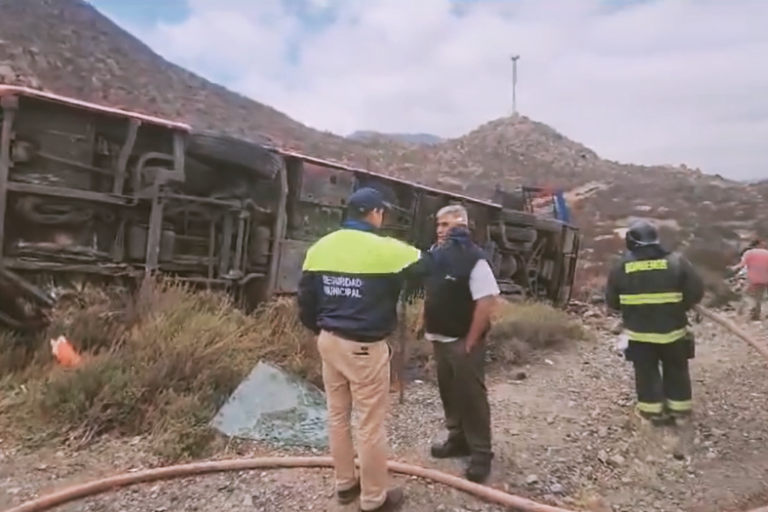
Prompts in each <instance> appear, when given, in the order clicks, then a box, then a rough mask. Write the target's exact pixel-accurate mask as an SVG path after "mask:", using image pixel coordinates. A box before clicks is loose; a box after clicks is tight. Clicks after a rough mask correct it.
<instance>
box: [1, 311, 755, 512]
mask: <svg viewBox="0 0 768 512" xmlns="http://www.w3.org/2000/svg"><path fill="white" fill-rule="evenodd" d="M587 321H591V322H592V323H593V327H595V330H596V331H597V332H598V335H597V336H596V341H589V342H583V343H580V344H579V345H576V346H573V347H566V348H565V349H563V350H562V351H559V352H556V353H548V354H543V355H541V356H540V359H539V360H537V361H536V362H534V363H533V364H531V365H530V367H526V368H523V369H521V368H514V369H508V370H506V371H504V370H503V369H499V368H497V369H495V371H493V372H492V376H491V378H490V379H489V380H490V382H489V388H490V395H491V401H492V409H493V414H494V436H495V445H496V448H495V449H496V453H497V457H496V459H495V461H494V464H495V466H494V472H493V475H492V477H491V480H490V482H489V485H492V486H494V487H498V488H501V489H505V490H508V491H509V492H512V493H515V494H520V495H525V496H528V497H532V498H535V499H538V500H540V501H545V502H548V503H552V504H558V505H560V506H564V507H566V508H573V509H585V510H590V511H593V512H605V511H614V512H620V511H627V512H629V511H633V512H637V511H643V512H654V511H659V512H678V511H680V512H723V511H726V510H727V511H734V512H735V511H737V510H743V509H744V508H746V506H747V505H751V506H755V505H758V504H765V503H768V493H766V490H767V489H766V487H765V486H764V485H763V482H764V481H766V477H768V443H766V439H768V408H766V407H765V399H766V395H767V394H768V379H767V378H766V377H768V369H766V367H765V365H766V363H765V361H763V360H762V359H760V358H758V356H757V355H756V353H755V352H754V351H753V350H752V349H751V348H750V347H748V346H747V345H746V344H744V343H743V342H742V341H740V340H735V339H733V338H732V337H730V336H728V335H727V334H726V333H725V332H724V331H723V330H722V329H720V328H718V327H716V326H714V325H712V324H710V323H708V322H707V321H705V322H703V323H702V324H699V325H697V326H696V330H697V333H698V345H697V358H696V359H695V360H694V362H693V370H692V371H693V375H694V379H695V390H694V393H695V397H694V398H695V401H696V408H697V416H696V421H695V424H694V427H692V429H691V430H690V432H688V433H686V432H685V431H683V432H682V434H681V432H676V431H673V430H671V429H670V430H667V431H662V432H652V431H646V430H644V429H643V428H642V427H640V426H639V425H637V424H636V422H634V421H633V420H632V415H631V407H632V403H633V393H632V379H631V372H630V367H629V366H628V364H627V363H626V362H624V361H623V360H622V359H621V358H620V357H618V356H617V355H616V354H615V353H613V352H612V350H611V345H612V340H610V335H606V334H603V333H604V332H605V331H604V330H603V329H602V327H603V325H604V324H605V323H606V321H605V320H604V319H602V318H599V317H593V318H592V319H591V320H590V319H588V320H587ZM749 328H750V329H751V330H752V331H753V332H759V330H760V328H761V326H760V325H759V324H751V325H750V326H749ZM395 402H396V400H395ZM440 430H441V409H440V402H439V398H438V396H437V391H436V389H435V387H434V385H433V384H431V383H429V382H420V383H413V384H411V385H410V386H409V387H408V389H407V392H406V404H405V405H403V406H400V405H397V404H395V405H394V406H393V413H392V419H391V421H390V434H391V440H392V447H393V450H394V452H395V454H396V458H397V459H399V460H403V461H406V462H411V463H415V464H420V465H426V466H430V467H436V468H438V469H442V470H444V471H447V472H450V473H455V474H458V472H459V471H460V470H461V466H460V464H459V463H458V462H456V461H434V460H431V459H430V458H429V457H428V448H429V444H430V443H431V442H432V440H433V439H434V437H435V436H436V435H438V434H439V432H440ZM681 439H682V440H683V441H685V442H684V443H683V444H682V445H681V442H680V440H681ZM681 446H682V447H683V449H681V448H680V447H681ZM269 453H270V452H268V451H266V450H264V449H263V448H260V447H257V446H250V447H245V448H244V447H240V448H239V449H238V450H237V452H230V453H223V454H222V455H221V457H234V456H243V455H265V454H269ZM675 455H677V457H676V456H675ZM157 464H158V461H157V460H155V459H153V458H152V457H151V456H149V455H146V453H145V451H144V449H143V442H142V440H140V439H136V440H132V441H126V440H122V441H120V440H114V441H105V442H102V443H100V444H98V445H97V446H93V447H91V448H89V449H87V450H83V451H80V452H77V453H70V452H68V451H66V450H63V449H62V450H60V451H57V450H52V449H43V450H39V451H36V452H33V453H29V452H24V451H19V450H16V449H14V448H12V447H10V446H5V445H4V444H3V443H2V442H0V509H5V508H7V507H9V506H11V505H13V504H18V503H20V502H21V501H23V500H26V499H29V498H31V497H34V496H36V495H38V493H44V492H49V491H51V490H53V489H57V488H61V487H63V486H65V485H67V484H71V483H74V482H80V481H84V480H87V479H89V478H93V477H98V476H103V475H107V474H113V473H116V472H121V471H127V470H130V469H136V468H140V467H150V466H154V465H157ZM396 479H397V480H399V481H400V482H402V483H404V484H405V486H406V489H407V492H408V500H409V501H408V505H407V507H406V509H405V510H406V511H408V512H436V511H445V512H464V511H475V512H496V511H500V510H501V509H500V508H498V507H495V506H491V505H488V504H484V503H482V502H479V501H477V500H475V499H474V498H471V497H469V496H466V495H463V494H461V493H458V492H456V491H453V490H449V489H446V488H443V487H440V486H434V485H430V484H428V483H425V482H422V481H418V480H415V479H402V478H400V477H396ZM331 483H332V479H331V472H330V471H324V470H278V471H265V472H243V473H235V474H220V475H213V476H208V477H200V478H193V479H186V480H180V481H173V482H163V483H158V484H154V485H151V484H150V485H143V486H139V487H135V488H132V489H128V490H123V491H119V492H116V493H113V494H110V495H105V496H101V497H97V498H92V499H89V500H86V501H84V502H80V503H76V504H72V505H69V506H65V507H62V508H61V509H60V510H66V511H86V510H87V511H104V512H123V511H124V512H140V511H151V512H160V511H175V510H188V511H193V510H194V511H206V512H207V511H211V512H213V511H216V512H230V511H240V510H247V511H251V510H253V511H265V512H266V511H270V512H271V511H277V510H281V511H286V512H292V511H347V510H349V511H352V510H355V506H350V507H346V508H342V507H339V506H338V505H336V504H335V503H334V502H333V499H332V492H331Z"/></svg>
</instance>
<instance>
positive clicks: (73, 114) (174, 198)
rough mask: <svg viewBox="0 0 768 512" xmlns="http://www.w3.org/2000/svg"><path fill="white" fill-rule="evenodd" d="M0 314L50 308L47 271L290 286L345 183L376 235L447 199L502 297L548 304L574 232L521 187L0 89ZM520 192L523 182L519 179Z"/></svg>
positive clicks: (249, 288)
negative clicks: (420, 178) (367, 163)
mask: <svg viewBox="0 0 768 512" xmlns="http://www.w3.org/2000/svg"><path fill="white" fill-rule="evenodd" d="M0 106H1V107H2V108H1V110H0V112H1V119H2V123H1V124H0V126H1V127H2V130H1V131H0V249H1V250H2V254H0V277H1V278H2V293H0V322H2V323H5V324H6V325H8V326H11V327H14V328H22V327H24V326H25V324H26V323H27V322H29V317H30V310H31V309H34V308H30V305H34V306H35V307H36V308H37V310H40V309H45V308H50V307H51V306H53V305H54V301H55V298H54V297H53V296H52V295H51V294H50V292H49V290H50V288H51V286H50V285H51V283H60V282H64V281H67V280H69V279H73V278H76V279H83V278H85V279H88V280H97V279H98V280H101V281H102V282H103V281H104V280H106V281H121V280H125V279H129V280H131V279H135V278H137V277H140V276H143V275H145V274H146V272H148V271H149V272H162V273H166V274H171V275H173V276H176V277H177V278H178V279H181V280H184V281H187V282H191V283H199V284H202V285H205V286H211V287H221V288H224V289H227V290H229V291H230V292H232V293H234V294H235V295H236V296H237V297H240V298H242V299H244V300H245V301H246V302H247V303H249V304H250V305H254V304H256V303H258V302H261V301H264V300H267V299H269V298H270V297H273V296H275V295H279V294H292V293H295V292H296V289H297V285H298V280H299V278H300V274H301V266H302V262H303V259H304V255H305V253H306V250H307V248H308V247H309V246H310V245H311V244H312V243H314V242H315V241H316V240H317V239H318V238H320V237H321V236H323V235H325V234H327V233H329V232H330V231H333V230H335V229H338V227H339V225H340V224H341V223H342V221H343V219H344V215H345V204H344V202H345V200H346V198H347V197H348V196H349V194H350V193H351V192H353V191H354V190H356V189H358V188H361V187H374V188H377V189H379V190H381V191H382V192H383V193H384V195H385V196H386V197H387V199H388V200H389V201H390V202H391V204H393V206H394V207H393V209H392V211H391V212H389V214H388V216H387V218H386V221H385V225H384V228H383V231H384V232H385V233H386V234H387V235H390V236H394V237H397V238H400V239H402V240H405V241H408V242H409V243H411V244H413V245H415V246H417V247H419V248H420V249H424V250H425V249H428V248H429V247H430V246H431V245H432V244H433V243H434V241H435V214H436V212H437V211H438V210H439V209H440V208H442V207H443V206H446V205H449V204H453V203H460V204H462V205H464V206H465V207H466V208H467V210H468V212H469V215H470V221H471V223H472V225H471V228H472V232H473V236H474V237H475V240H476V242H477V243H478V244H479V245H481V246H482V247H484V248H485V249H486V251H487V252H488V254H489V255H490V258H491V260H492V263H493V268H494V271H495V273H496V277H497V279H498V282H499V285H500V288H501V290H502V293H503V294H506V295H521V296H525V297H531V298H536V299H542V300H547V301H549V302H551V303H553V304H555V305H564V304H565V303H567V301H568V300H569V298H570V293H571V286H572V284H573V280H574V272H575V269H576V259H577V256H578V251H579V236H578V230H577V229H576V228H575V227H574V226H572V225H570V224H568V223H567V222H563V221H562V220H558V219H556V218H551V217H549V216H544V215H538V214H534V213H533V207H532V206H531V202H530V201H527V200H525V198H526V197H527V196H526V194H527V192H526V190H520V191H513V192H503V191H497V198H498V199H496V200H495V201H485V200H481V199H476V198H471V197H466V196H463V195H459V194H453V193H449V192H445V191H440V190H437V189H433V188H430V187H427V186H423V185H419V184H415V183H411V182H409V181H406V180H401V179H397V178H393V177H391V176H385V175H382V174H377V173H374V172H370V171H366V170H364V169H358V168H353V167H349V166H345V165H342V164H338V163H334V162H329V161H325V160H321V159H317V158H313V157H311V156H307V155H303V154H300V153H296V152H293V151H286V150H283V149H280V148H276V147H271V146H269V145H267V144H264V145H260V144H254V143H251V142H247V141H244V140H240V139H236V138H232V137H228V136H224V135H218V134H211V133H208V132H195V131H194V130H193V129H192V128H191V127H190V126H188V125H186V124H183V123H175V122H171V121H167V120H163V119H159V118H155V117H151V116H145V115H141V114H137V113H132V112H127V111H122V110H118V109H113V108H107V107H103V106H99V105H95V104H90V103H85V102H81V101H78V100H74V99H71V98H65V97H61V96H57V95H53V94H49V93H45V92H41V91H36V90H30V89H25V88H20V87H12V86H0ZM528 192H529V190H528Z"/></svg>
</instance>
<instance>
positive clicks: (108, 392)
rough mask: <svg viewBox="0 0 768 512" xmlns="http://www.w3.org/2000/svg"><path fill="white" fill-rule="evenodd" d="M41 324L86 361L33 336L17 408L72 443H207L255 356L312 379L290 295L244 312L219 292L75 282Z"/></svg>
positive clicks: (189, 449)
mask: <svg viewBox="0 0 768 512" xmlns="http://www.w3.org/2000/svg"><path fill="white" fill-rule="evenodd" d="M49 331H50V332H49V333H48V335H49V336H58V335H59V334H64V335H66V336H67V337H68V338H69V339H70V340H71V341H72V343H73V344H74V345H75V346H76V348H78V349H79V350H80V351H82V352H83V353H84V355H85V361H84V363H83V364H82V365H80V366H79V367H78V368H75V369H66V368H61V367H57V366H55V365H53V364H52V363H50V355H49V353H50V347H47V346H46V345H41V346H42V348H43V350H40V351H39V353H38V357H37V359H36V360H35V362H34V364H32V365H31V366H30V367H28V368H27V369H26V370H24V371H23V372H21V373H20V374H19V375H20V377H19V379H22V377H21V376H23V380H24V382H25V383H26V385H27V388H28V389H29V390H30V392H29V393H30V397H29V398H28V399H27V400H25V404H26V405H27V407H26V410H25V411H17V413H26V414H21V415H20V416H21V417H23V418H24V419H25V420H27V421H31V422H33V423H34V424H33V425H30V427H31V429H34V430H37V431H40V430H41V429H42V430H45V431H47V432H55V433H57V435H61V434H66V435H67V436H68V437H69V438H70V439H76V440H78V441H80V442H86V441H88V440H90V439H93V438H94V437H96V436H99V435H103V434H120V435H149V434H152V435H153V439H155V440H156V445H157V446H158V448H159V449H160V451H161V454H162V455H164V456H166V457H167V458H170V459H176V458H180V457H183V456H195V455H199V454H200V453H201V451H203V450H204V449H205V448H206V447H207V446H208V444H209V443H208V442H209V441H210V439H211V438H212V432H211V431H210V429H209V428H208V426H207V424H208V421H209V420H210V419H211V418H212V416H213V415H214V414H215V411H216V410H217V409H218V407H220V406H221V405H222V404H223V402H224V401H225V400H226V399H227V397H228V396H229V395H230V394H231V393H232V391H234V389H235V388H236V387H237V385H238V384H239V383H240V382H241V380H242V379H243V378H244V377H245V376H246V375H247V373H248V372H249V371H250V370H251V369H252V368H253V366H254V365H255V364H256V363H257V362H258V361H259V360H262V359H263V360H267V361H270V362H272V363H275V364H278V365H280V366H282V367H283V368H284V369H286V370H287V371H290V372H294V373H297V374H299V375H301V376H303V377H306V378H308V379H309V380H311V381H313V382H317V381H318V380H319V364H318V360H317V357H316V355H315V354H313V353H312V350H313V347H314V344H313V343H310V342H309V341H310V339H311V338H310V337H308V336H307V333H306V331H305V330H304V329H303V328H302V327H301V326H300V325H299V324H298V321H297V317H296V313H295V309H294V306H293V301H292V300H290V299H280V300H276V301H274V302H271V303H269V304H267V305H265V306H263V307H262V308H261V309H259V310H258V311H256V312H255V314H253V315H250V316H249V315H246V314H244V313H243V312H241V311H240V310H238V309H237V308H236V307H235V306H234V305H233V304H232V302H231V301H230V300H229V298H228V297H227V296H225V295H223V294H218V293H214V292H206V291H202V292H201V291H197V290H192V289H190V288H187V287H184V286H181V285H177V284H173V283H166V284H158V283H155V282H152V281H147V282H145V283H144V285H142V287H141V289H140V290H139V291H138V292H137V294H136V295H135V296H134V297H126V296H125V294H124V291H123V294H120V293H118V292H117V291H115V293H111V292H110V291H103V290H97V289H87V290H84V291H83V293H81V294H79V295H78V297H77V298H76V299H75V300H72V301H67V302H64V303H63V304H62V305H61V306H60V307H59V308H58V309H57V310H56V311H55V313H54V316H53V323H52V327H51V329H50V330H49ZM43 341H45V342H46V343H47V340H43ZM2 413H3V411H0V414H2Z"/></svg>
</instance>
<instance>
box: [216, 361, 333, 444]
mask: <svg viewBox="0 0 768 512" xmlns="http://www.w3.org/2000/svg"><path fill="white" fill-rule="evenodd" d="M327 417H328V414H327V409H326V404H325V395H324V394H323V392H322V391H320V389H318V388H317V387H316V386H313V385H312V384H310V383H309V382H306V381H305V380H303V379H301V378H299V377H297V376H295V375H291V374H289V373H287V372H285V371H283V370H281V369H280V368H277V367H275V366H272V365H270V364H268V363H265V362H263V361H261V362H259V364H257V365H256V367H255V368H254V369H253V370H252V371H251V373H250V374H249V375H248V377H246V378H245V380H244V381H243V382H241V383H240V385H239V386H238V387H237V389H236V390H235V392H234V393H232V396H230V397H229V400H227V402H226V403H225V404H224V405H223V406H222V408H221V409H220V410H219V412H218V413H217V414H216V416H215V417H214V418H213V420H212V422H211V425H212V426H213V427H214V428H216V429H217V430H218V431H219V432H221V433H223V434H225V435H227V436H229V437H237V438H241V439H252V440H255V441H262V442H267V443H270V444H272V445H275V446H297V447H307V448H314V449H320V450H322V449H325V448H326V447H327V446H328V433H327V428H326V421H327Z"/></svg>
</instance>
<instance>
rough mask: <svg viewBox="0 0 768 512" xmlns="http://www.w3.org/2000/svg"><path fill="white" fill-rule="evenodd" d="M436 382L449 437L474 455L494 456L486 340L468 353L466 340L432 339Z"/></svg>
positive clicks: (480, 456)
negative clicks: (486, 365) (435, 364)
mask: <svg viewBox="0 0 768 512" xmlns="http://www.w3.org/2000/svg"><path fill="white" fill-rule="evenodd" d="M432 345H433V346H434V353H435V361H436V363H437V385H438V387H439V389H440V400H441V401H442V402H443V409H444V410H445V423H446V427H447V428H448V440H449V442H451V443H454V442H455V443H460V444H464V443H466V445H467V446H468V447H469V449H470V451H471V453H472V457H473V458H476V459H480V460H485V459H488V460H490V457H492V455H493V453H492V451H491V410H490V406H489V405H488V390H487V389H486V387H485V343H484V342H481V343H480V344H479V345H477V346H475V348H474V349H473V350H472V352H470V353H469V354H467V351H466V348H465V344H464V340H463V339H461V340H458V341H450V342H440V341H433V342H432Z"/></svg>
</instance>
